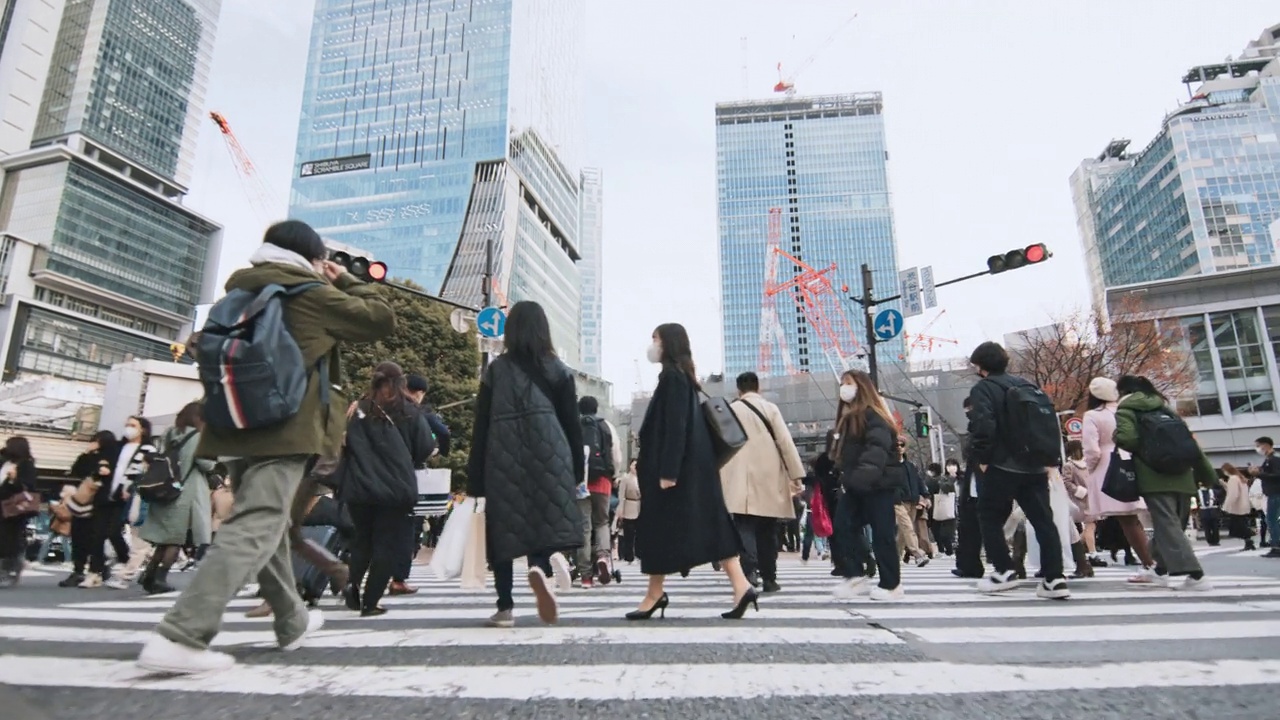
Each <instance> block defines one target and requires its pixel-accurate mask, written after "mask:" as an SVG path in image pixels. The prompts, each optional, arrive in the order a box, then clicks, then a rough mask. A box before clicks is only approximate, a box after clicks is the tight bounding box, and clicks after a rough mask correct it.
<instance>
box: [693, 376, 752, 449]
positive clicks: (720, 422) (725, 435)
mask: <svg viewBox="0 0 1280 720" xmlns="http://www.w3.org/2000/svg"><path fill="white" fill-rule="evenodd" d="M698 394H700V395H702V397H703V398H704V399H703V401H702V419H703V420H704V421H705V422H706V423H707V431H708V433H709V434H710V435H711V446H712V448H713V449H714V450H715V454H716V462H717V463H718V464H719V466H720V467H724V466H725V464H727V463H728V462H729V461H730V460H732V459H733V456H734V455H737V454H738V451H739V450H741V449H742V448H743V446H745V445H746V444H747V431H746V428H744V427H742V421H740V420H738V416H737V415H734V414H733V409H732V408H730V407H729V402H728V401H727V400H725V399H724V398H722V397H711V396H710V395H708V394H706V393H705V392H703V391H701V390H699V391H698ZM693 399H694V402H697V400H698V398H697V395H695V396H694V398H693ZM765 424H766V425H768V423H765Z"/></svg>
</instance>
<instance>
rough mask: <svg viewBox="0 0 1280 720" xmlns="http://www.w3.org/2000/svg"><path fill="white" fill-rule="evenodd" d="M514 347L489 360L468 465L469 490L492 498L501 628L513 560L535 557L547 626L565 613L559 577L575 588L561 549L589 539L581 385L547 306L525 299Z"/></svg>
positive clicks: (515, 311)
mask: <svg viewBox="0 0 1280 720" xmlns="http://www.w3.org/2000/svg"><path fill="white" fill-rule="evenodd" d="M503 342H504V343H505V345H506V350H505V352H503V354H502V355H500V356H498V357H497V358H495V359H494V360H493V362H492V363H490V364H489V367H488V368H487V369H486V370H485V374H484V378H483V379H482V380H481V381H480V392H479V394H478V396H477V397H476V422H475V429H474V431H473V434H472V438H471V440H472V442H471V456H470V458H469V460H468V461H467V482H468V488H467V493H468V494H469V495H471V496H473V497H477V498H484V499H485V500H484V502H485V535H486V538H485V544H486V546H487V551H488V557H489V564H490V566H492V568H493V584H494V588H495V589H496V590H497V591H498V612H497V613H496V614H494V616H493V617H491V618H489V621H488V624H489V625H490V626H491V627H512V626H513V625H514V624H515V617H514V615H513V614H512V610H513V608H514V607H515V602H514V600H512V597H511V588H512V585H513V584H514V582H515V580H514V577H513V575H514V569H513V565H512V561H514V560H515V559H516V558H517V557H524V558H527V559H528V563H529V571H528V582H529V588H530V589H531V590H533V594H534V597H535V599H536V601H537V606H538V617H539V618H540V619H541V620H542V621H543V622H545V623H554V622H556V621H557V620H558V619H559V605H558V604H557V601H556V596H555V592H554V591H553V590H552V588H551V581H550V579H549V576H550V575H551V574H552V573H553V569H552V563H553V562H554V563H556V566H555V569H554V573H555V575H556V577H557V579H558V581H559V583H560V585H561V587H562V588H567V587H568V586H569V568H568V564H567V562H566V561H565V560H564V558H563V557H561V556H560V555H559V554H558V553H559V552H560V551H562V550H569V549H572V548H577V547H580V546H581V545H582V543H583V530H582V523H583V519H582V513H580V512H579V511H578V506H577V503H576V501H575V498H576V493H575V488H576V487H577V486H578V484H579V483H582V482H584V481H585V477H586V455H585V454H584V452H583V446H582V425H581V424H580V421H579V419H578V418H579V413H578V398H577V390H576V388H575V385H574V380H573V373H572V372H570V370H569V368H568V366H566V365H565V364H564V363H563V362H561V361H560V360H559V359H558V358H557V357H556V354H555V350H554V349H553V348H552V344H551V326H550V324H549V323H548V322H547V315H546V312H544V311H543V309H542V306H541V305H539V304H537V303H535V302H529V301H525V302H518V303H516V304H515V305H514V306H513V307H512V308H511V313H510V314H509V315H508V316H507V322H506V327H505V332H504V338H503Z"/></svg>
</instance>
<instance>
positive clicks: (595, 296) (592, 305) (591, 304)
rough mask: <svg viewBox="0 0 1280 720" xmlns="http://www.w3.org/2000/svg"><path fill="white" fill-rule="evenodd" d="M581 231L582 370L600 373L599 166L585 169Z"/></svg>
mask: <svg viewBox="0 0 1280 720" xmlns="http://www.w3.org/2000/svg"><path fill="white" fill-rule="evenodd" d="M581 208H582V210H581V214H580V220H579V222H578V233H579V237H581V239H582V243H581V244H582V262H580V263H578V269H579V270H581V272H582V367H581V369H582V371H583V372H587V373H590V374H592V375H596V376H599V375H600V374H601V371H602V368H601V359H600V350H601V348H600V322H601V295H602V289H601V285H600V280H601V275H602V274H603V271H604V265H603V261H604V258H603V253H602V252H601V250H602V248H601V244H602V242H603V240H604V185H603V177H602V174H601V172H600V170H599V169H597V168H584V169H583V171H582V202H581Z"/></svg>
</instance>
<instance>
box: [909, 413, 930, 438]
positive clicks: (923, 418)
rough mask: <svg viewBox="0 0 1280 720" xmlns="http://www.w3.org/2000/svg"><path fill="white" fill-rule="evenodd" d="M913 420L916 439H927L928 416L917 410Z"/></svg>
mask: <svg viewBox="0 0 1280 720" xmlns="http://www.w3.org/2000/svg"><path fill="white" fill-rule="evenodd" d="M913 419H914V420H915V424H916V437H918V438H927V437H929V415H928V414H927V413H923V412H920V411H918V410H917V411H916V413H915V417H914V418H913Z"/></svg>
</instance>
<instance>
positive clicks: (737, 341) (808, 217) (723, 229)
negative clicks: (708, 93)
mask: <svg viewBox="0 0 1280 720" xmlns="http://www.w3.org/2000/svg"><path fill="white" fill-rule="evenodd" d="M883 110H884V105H883V102H882V99H881V96H880V93H859V94H850V95H832V96H825V97H808V98H800V97H788V98H785V99H776V100H773V99H771V100H758V101H747V102H733V103H721V104H718V105H717V106H716V167H717V177H716V186H717V191H718V195H719V198H718V199H719V205H718V213H719V235H720V293H721V313H722V316H723V322H724V327H723V342H724V362H725V373H726V374H727V375H729V376H733V375H735V374H737V373H740V372H743V371H745V370H756V371H758V372H762V373H765V374H773V375H776V374H782V373H785V372H788V371H791V372H813V373H828V372H832V371H833V370H835V369H837V368H839V367H840V366H842V365H844V366H847V365H850V364H856V363H851V362H850V361H851V360H853V358H854V357H856V356H857V355H858V354H863V355H864V356H865V348H863V343H862V341H861V339H862V331H861V329H862V319H861V315H860V313H859V309H858V308H857V306H855V305H854V304H853V303H852V302H850V301H848V300H847V299H846V298H847V296H848V295H854V294H860V293H861V289H862V282H861V273H860V271H859V268H860V266H861V265H862V264H863V263H867V264H869V265H870V266H871V269H872V272H873V282H874V283H875V285H876V286H877V288H878V291H879V294H880V295H881V296H884V295H893V294H896V288H897V285H898V252H897V242H896V240H895V238H894V227H893V207H892V202H891V196H890V192H889V173H888V159H889V152H888V150H887V149H886V146H885V133H884V115H883ZM771 211H774V216H775V222H774V231H775V232H776V233H777V234H778V237H777V241H778V248H779V249H780V250H782V251H783V252H785V253H787V254H789V255H791V256H792V257H794V258H796V259H797V260H800V261H802V262H803V263H805V264H806V265H808V266H809V267H812V268H814V269H816V270H822V269H825V268H827V267H829V266H831V265H832V264H834V265H835V266H836V269H835V270H834V272H832V273H829V274H828V277H829V278H830V279H831V282H832V284H833V290H834V296H835V297H836V298H838V302H832V303H830V304H829V306H828V309H827V311H826V313H825V315H826V317H825V320H826V322H828V323H830V324H831V325H832V326H833V327H837V328H840V331H839V333H838V337H837V340H838V342H839V345H840V353H839V354H840V357H838V358H832V357H831V353H827V352H824V350H823V348H822V347H821V346H820V342H819V340H818V337H817V335H818V334H819V330H820V328H816V327H814V321H815V318H813V317H812V316H811V314H807V313H805V312H804V311H802V309H801V308H800V306H799V304H798V303H796V302H794V301H793V300H792V299H791V297H790V296H789V293H788V292H783V293H780V294H778V295H775V296H774V298H773V299H772V300H769V301H768V303H766V300H765V292H764V290H765V277H766V260H767V258H768V256H769V255H770V254H771V253H770V251H769V239H770V232H771V229H770V212H771ZM802 272H805V270H804V269H803V268H800V267H798V266H796V265H795V264H794V263H792V262H791V261H789V260H786V259H785V258H781V256H780V259H779V262H778V265H777V271H776V278H777V280H778V281H780V282H785V281H787V280H790V279H792V278H794V277H795V276H796V275H797V274H799V273H802ZM845 285H847V286H848V292H844V291H843V289H842V288H843V286H845ZM766 306H768V307H770V308H771V309H772V311H773V312H774V313H776V317H777V327H779V328H780V329H781V337H782V338H783V343H780V344H779V346H778V347H777V348H775V349H774V351H773V352H772V354H771V358H770V361H769V363H768V367H759V364H760V360H761V357H760V356H761V353H760V348H761V345H762V335H765V336H769V335H768V333H767V332H765V329H763V328H762V327H761V324H762V316H763V315H765V314H766ZM888 306H896V304H889V305H886V306H885V307H888ZM833 312H840V313H843V315H844V316H845V318H847V323H845V322H838V319H837V318H833V317H830V316H831V314H832V313H833ZM816 320H817V321H818V322H819V323H821V322H822V320H823V318H817V319H816ZM769 337H773V336H769ZM769 342H774V340H772V339H771V340H769ZM784 346H785V347H784ZM902 352H903V344H902V340H901V336H899V337H898V338H895V339H894V340H892V341H890V342H888V343H884V344H883V345H880V346H878V350H877V358H878V359H880V360H885V361H892V360H897V359H898V357H899V356H900V355H901V354H902ZM784 354H785V355H786V357H784ZM833 365H834V366H835V367H833Z"/></svg>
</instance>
